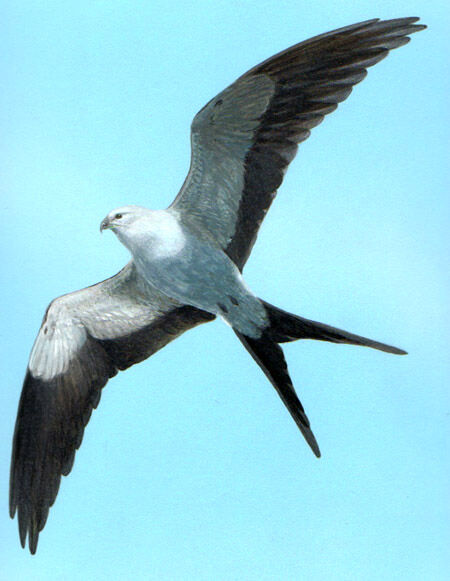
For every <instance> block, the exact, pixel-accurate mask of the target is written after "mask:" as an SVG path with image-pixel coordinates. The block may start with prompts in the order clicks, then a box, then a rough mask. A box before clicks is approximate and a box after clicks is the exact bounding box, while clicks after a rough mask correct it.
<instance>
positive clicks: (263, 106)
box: [171, 17, 426, 270]
mask: <svg viewBox="0 0 450 581" xmlns="http://www.w3.org/2000/svg"><path fill="white" fill-rule="evenodd" d="M417 20H418V19H417V18H414V17H413V18H398V19H395V20H385V21H379V20H378V19H375V20H368V21H367V22H360V23H359V24H353V25H351V26H346V27H345V28H340V29H338V30H333V31H332V32H328V33H326V34H321V35H319V36H316V37H314V38H310V39H308V40H306V41H304V42H301V43H299V44H297V45H295V46H292V47H291V48H288V49H287V50H285V51H283V52H281V53H279V54H277V55H275V56H273V57H271V58H269V59H268V60H266V61H264V62H263V63H261V64H260V65H258V66H256V67H254V68H253V69H251V70H250V71H248V72H247V73H245V74H244V75H243V76H242V77H240V78H239V79H238V80H237V81H235V82H234V83H233V84H232V85H230V86H229V87H228V88H226V89H225V90H224V91H222V92H221V93H219V95H217V96H216V97H215V98H214V99H212V100H211V101H210V102H209V103H208V104H207V105H205V107H203V109H201V110H200V111H199V112H198V113H197V115H196V116H195V118H194V121H193V123H192V129H191V149H192V154H191V166H190V169H189V173H188V176H187V178H186V180H185V182H184V184H183V187H182V188H181V190H180V193H179V194H178V196H177V197H176V199H175V201H174V202H173V204H172V205H171V209H172V210H173V211H175V212H177V213H178V215H179V217H180V219H181V220H182V221H184V222H185V223H186V224H188V225H189V226H190V227H191V228H196V229H197V231H198V232H200V233H203V234H205V233H207V235H209V237H210V238H211V239H212V240H215V241H216V242H217V243H218V245H219V246H220V247H221V248H222V249H223V250H224V251H225V252H226V254H227V255H228V256H229V257H230V258H231V260H233V262H234V263H235V264H236V265H237V266H238V267H239V268H240V269H241V270H242V268H243V266H244V264H245V261H246V260H247V258H248V256H249V254H250V251H251V249H252V246H253V244H254V242H255V239H256V236H257V233H258V230H259V227H260V225H261V223H262V221H263V219H264V217H265V215H266V213H267V211H268V209H269V207H270V204H271V203H272V201H273V199H274V198H275V195H276V192H277V189H278V188H279V186H280V185H281V182H282V181H283V177H284V174H285V172H286V170H287V167H288V165H289V164H290V162H291V161H292V160H293V159H294V157H295V154H296V152H297V146H298V144H299V143H300V142H302V141H304V140H305V139H307V137H308V136H309V134H310V130H311V129H312V128H314V127H316V126H317V125H319V123H321V122H322V121H323V119H324V117H325V116H326V115H328V114H329V113H331V112H332V111H334V110H335V109H336V107H337V105H338V103H341V102H342V101H344V100H345V99H346V98H347V97H348V96H349V95H350V93H351V91H352V88H353V86H354V85H355V84H357V83H359V82H360V81H361V80H362V79H364V77H365V76H366V73H367V68H369V67H371V66H372V65H374V64H376V63H378V62H379V61H380V60H382V59H383V58H384V57H385V56H386V55H387V54H388V53H389V51H390V50H391V49H395V48H397V47H400V46H403V45H404V44H406V43H407V42H408V41H409V35H410V34H413V33H415V32H418V31H419V30H423V29H424V28H426V27H425V26H423V25H421V24H415V23H416V22H417Z"/></svg>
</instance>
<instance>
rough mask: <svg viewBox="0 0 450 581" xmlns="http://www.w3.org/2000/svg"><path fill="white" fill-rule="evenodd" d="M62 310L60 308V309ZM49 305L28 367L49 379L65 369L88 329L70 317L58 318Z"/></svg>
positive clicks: (74, 355)
mask: <svg viewBox="0 0 450 581" xmlns="http://www.w3.org/2000/svg"><path fill="white" fill-rule="evenodd" d="M57 310H59V309H57ZM52 311H53V308H52V307H50V309H49V312H48V314H47V317H46V320H45V322H44V323H43V325H42V327H41V330H40V331H39V334H38V336H37V338H36V341H35V343H34V345H33V349H32V351H31V355H30V361H29V363H28V367H29V369H30V372H31V373H32V375H33V376H34V377H36V378H40V379H43V380H44V381H48V380H50V379H52V378H53V377H55V376H56V375H61V374H62V373H65V372H66V371H67V370H68V368H69V364H70V362H71V361H72V360H73V359H74V357H76V354H77V352H79V351H80V349H81V348H82V347H83V345H84V343H85V341H86V336H87V335H86V329H85V328H84V327H83V325H82V324H81V323H79V322H77V321H74V320H72V319H70V318H67V317H64V316H61V315H62V313H60V314H59V315H60V316H59V317H58V318H57V317H56V316H55V315H56V314H55V313H54V312H52Z"/></svg>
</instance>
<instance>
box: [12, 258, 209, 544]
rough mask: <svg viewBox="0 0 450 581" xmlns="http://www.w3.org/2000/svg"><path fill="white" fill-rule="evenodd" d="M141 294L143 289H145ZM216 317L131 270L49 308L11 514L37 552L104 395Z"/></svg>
mask: <svg viewBox="0 0 450 581" xmlns="http://www.w3.org/2000/svg"><path fill="white" fill-rule="evenodd" d="M144 286H145V288H144ZM213 318H214V316H213V315H210V314H209V313H205V312H203V311H200V310H198V309H196V308H194V307H190V306H186V305H181V304H180V303H177V302H175V301H173V300H171V299H169V298H167V297H165V296H164V295H162V294H161V293H159V292H158V291H157V290H156V289H153V288H151V287H149V286H147V285H146V283H145V282H144V281H143V280H142V279H141V278H140V277H138V276H137V274H136V269H135V266H134V264H133V263H132V262H130V263H129V264H128V265H127V266H126V267H125V268H124V269H123V270H121V271H120V272H119V273H118V274H117V275H116V276H113V277H112V278H109V279H107V280H105V281H103V282H101V283H98V284H96V285H94V286H91V287H88V288H85V289H83V290H80V291H77V292H74V293H71V294H68V295H64V296H62V297H59V298H58V299H56V300H54V301H53V302H52V303H51V304H50V306H49V308H48V309H47V312H46V314H45V317H44V320H43V322H42V326H41V329H40V331H39V334H38V336H37V339H36V342H35V344H34V346H33V350H32V352H31V356H30V361H29V364H28V369H27V373H26V377H25V381H24V385H23V390H22V395H21V398H20V403H19V410H18V414H17V421H16V428H15V433H14V442H13V451H12V461H11V482H10V514H11V517H14V515H15V513H16V510H17V512H18V520H19V532H20V540H21V543H22V546H25V542H26V537H27V534H28V537H29V546H30V551H31V552H32V553H34V552H35V551H36V546H37V541H38V536H39V532H40V531H41V530H42V529H43V527H44V525H45V521H46V519H47V515H48V511H49V508H50V507H51V506H52V504H53V503H54V501H55V498H56V495H57V493H58V488H59V484H60V480H61V475H64V476H66V475H67V474H68V473H69V472H70V470H71V468H72V465H73V461H74V456H75V451H76V450H77V449H78V448H79V446H80V444H81V440H82V438H83V432H84V427H85V426H86V424H87V422H88V421H89V418H90V415H91V412H92V409H93V408H95V407H97V404H98V402H99V399H100V392H101V389H102V387H103V386H104V385H105V384H106V382H107V381H108V379H109V378H110V377H113V376H114V375H116V373H117V372H118V370H122V369H126V368H128V367H130V366H131V365H133V364H134V363H138V362H140V361H143V360H144V359H146V358H147V357H149V356H150V355H152V354H153V353H155V351H157V350H158V349H160V348H161V347H164V345H166V344H167V343H169V342H170V341H171V340H172V339H175V337H177V336H178V335H180V334H181V333H183V332H184V331H186V330H187V329H190V328H192V327H194V326H195V325H198V324H199V323H203V322H206V321H210V320H211V319H213Z"/></svg>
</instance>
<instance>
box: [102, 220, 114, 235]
mask: <svg viewBox="0 0 450 581" xmlns="http://www.w3.org/2000/svg"><path fill="white" fill-rule="evenodd" d="M110 225H111V224H110V222H109V219H108V218H105V219H104V220H102V223H101V224H100V234H101V233H102V232H103V230H107V229H108V228H109V227H110Z"/></svg>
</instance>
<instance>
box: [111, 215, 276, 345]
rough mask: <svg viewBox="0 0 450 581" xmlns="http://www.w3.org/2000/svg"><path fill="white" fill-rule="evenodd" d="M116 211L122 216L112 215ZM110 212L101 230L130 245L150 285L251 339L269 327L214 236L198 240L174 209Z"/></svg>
mask: <svg viewBox="0 0 450 581" xmlns="http://www.w3.org/2000/svg"><path fill="white" fill-rule="evenodd" d="M117 215H119V216H121V218H120V219H115V218H114V217H115V216H117ZM109 216H110V218H108V219H105V221H104V222H103V224H104V226H103V228H105V227H106V228H111V229H112V230H113V231H114V233H115V234H116V235H117V237H118V238H119V240H120V241H121V242H122V243H123V244H124V245H125V246H126V247H127V248H128V250H129V251H130V252H131V254H132V256H133V261H134V264H135V265H136V269H137V271H138V273H139V274H140V275H141V276H142V278H143V279H144V280H145V281H146V282H148V284H149V285H151V286H152V287H154V288H155V289H157V290H158V291H160V292H161V293H164V294H165V295H167V297H169V298H171V299H174V300H176V301H179V302H180V303H182V304H185V305H191V306H193V307H197V308H198V309H202V310H204V311H207V312H208V313H211V314H213V315H218V316H221V317H222V318H223V319H224V320H225V321H226V322H227V323H228V324H229V325H230V326H231V327H233V328H234V329H236V330H237V331H239V332H240V333H243V334H245V335H248V336H250V337H259V336H260V335H261V333H262V330H263V329H264V328H265V327H267V325H268V324H269V320H268V316H267V313H266V310H265V308H264V306H263V305H262V303H261V301H260V300H259V299H258V298H257V297H256V296H255V295H254V294H253V293H252V292H251V291H250V289H249V288H248V286H247V285H246V283H245V281H244V278H243V276H242V274H241V273H240V272H239V269H238V268H237V267H236V265H235V264H234V262H232V260H231V259H230V258H229V257H228V256H227V255H226V254H225V253H224V252H223V250H222V249H221V248H220V247H219V246H218V245H217V244H214V241H213V240H209V239H208V238H203V239H200V238H199V237H198V236H197V235H196V233H195V232H193V231H192V230H191V228H190V227H189V225H187V224H183V222H182V220H181V219H180V216H179V214H178V212H177V211H176V210H173V209H168V210H148V209H146V208H141V207H137V206H136V207H133V206H127V207H124V208H118V209H117V210H113V211H112V212H111V213H110V215H109ZM106 224H108V225H107V226H106Z"/></svg>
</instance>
